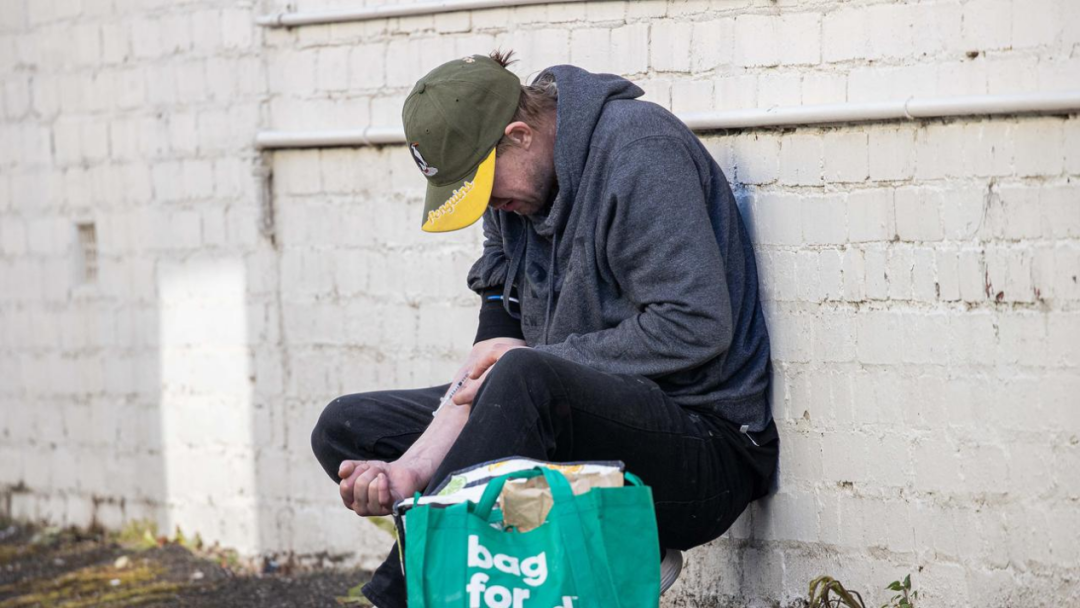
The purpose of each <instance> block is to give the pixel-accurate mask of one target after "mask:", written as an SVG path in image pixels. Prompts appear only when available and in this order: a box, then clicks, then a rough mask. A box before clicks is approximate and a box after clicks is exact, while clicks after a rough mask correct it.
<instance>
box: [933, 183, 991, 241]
mask: <svg viewBox="0 0 1080 608" xmlns="http://www.w3.org/2000/svg"><path fill="white" fill-rule="evenodd" d="M934 196H935V197H936V198H938V199H939V201H940V204H939V207H938V210H939V212H940V214H941V229H942V233H943V237H944V238H945V239H950V240H968V239H972V238H974V237H976V236H977V235H978V234H979V232H980V229H981V228H983V227H984V224H985V222H986V208H987V192H986V190H983V189H977V188H974V187H972V188H964V187H955V188H948V189H945V190H940V191H935V193H934Z"/></svg>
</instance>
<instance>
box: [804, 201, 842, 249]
mask: <svg viewBox="0 0 1080 608" xmlns="http://www.w3.org/2000/svg"><path fill="white" fill-rule="evenodd" d="M846 199H847V197H846V196H843V195H836V194H828V195H826V196H824V197H804V199H803V203H802V205H801V211H802V227H803V239H804V241H805V242H806V243H808V244H811V245H839V244H843V243H845V242H846V241H847V231H848V227H847V213H846V212H847V209H848V204H847V200H846Z"/></svg>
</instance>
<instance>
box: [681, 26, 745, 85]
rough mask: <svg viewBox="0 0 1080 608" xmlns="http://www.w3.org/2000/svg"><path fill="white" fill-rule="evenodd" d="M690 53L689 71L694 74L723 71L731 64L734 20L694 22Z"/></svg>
mask: <svg viewBox="0 0 1080 608" xmlns="http://www.w3.org/2000/svg"><path fill="white" fill-rule="evenodd" d="M692 39H693V44H692V45H691V46H690V51H691V53H693V56H692V57H691V69H692V71H694V72H711V71H713V70H718V69H723V68H724V67H726V66H728V65H730V64H731V63H732V62H733V57H734V55H733V54H734V48H735V47H734V42H735V20H734V19H714V20H710V21H700V22H695V23H694V25H693V32H692Z"/></svg>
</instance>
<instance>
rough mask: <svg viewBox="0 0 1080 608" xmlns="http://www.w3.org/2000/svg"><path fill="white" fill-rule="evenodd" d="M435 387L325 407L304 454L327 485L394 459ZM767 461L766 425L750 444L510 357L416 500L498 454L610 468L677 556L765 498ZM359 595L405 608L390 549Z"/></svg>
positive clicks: (619, 382) (620, 389) (589, 381)
mask: <svg viewBox="0 0 1080 608" xmlns="http://www.w3.org/2000/svg"><path fill="white" fill-rule="evenodd" d="M447 388H448V385H443V386H435V387H431V388H424V389H415V390H392V391H378V392H371V393H361V394H356V395H347V396H344V397H340V398H338V399H335V400H334V401H333V402H331V403H330V404H329V405H327V406H326V409H325V410H324V411H323V414H322V416H321V417H320V418H319V422H318V424H317V425H316V426H315V430H314V431H313V432H312V435H311V445H312V449H313V450H314V451H315V456H316V457H317V458H318V459H319V462H320V463H321V464H322V466H323V468H324V469H326V472H327V474H328V475H330V478H331V479H333V480H334V482H335V483H337V482H339V481H340V480H339V479H338V476H337V471H338V466H339V465H340V464H341V461H343V460H384V461H392V460H395V459H397V458H398V457H400V456H401V455H402V454H403V453H404V452H405V451H406V450H407V449H408V448H409V446H411V445H412V444H413V442H414V441H416V439H417V438H418V437H420V435H421V434H422V433H423V432H424V430H425V429H426V428H427V426H428V425H429V424H430V423H431V420H432V416H431V413H432V412H433V411H434V410H435V408H436V406H437V405H438V403H439V399H440V397H442V395H443V394H444V393H445V392H446V389H447ZM778 452H779V441H778V440H777V436H776V427H775V426H774V425H773V424H771V423H770V425H769V427H768V428H767V429H765V431H763V432H761V433H754V435H753V437H752V438H751V437H749V436H747V435H745V434H743V433H740V432H739V429H738V427H737V426H736V425H735V424H732V423H730V422H727V421H725V420H723V419H721V418H719V417H717V416H714V415H709V414H705V413H701V412H693V411H689V410H686V409H684V408H682V407H680V406H679V405H677V404H675V403H674V402H672V400H671V399H670V398H669V397H668V396H667V395H665V394H664V393H663V392H662V391H661V390H660V388H659V387H658V386H657V385H656V384H655V383H654V382H652V381H651V380H649V379H647V378H642V377H639V376H627V375H615V374H608V373H603V372H599V371H596V370H594V369H591V368H589V367H585V366H582V365H578V364H576V363H571V362H569V361H566V360H563V359H560V358H558V357H555V356H553V355H548V354H545V353H541V352H538V351H535V350H532V349H515V350H511V351H509V352H507V353H506V354H505V355H503V357H502V359H500V360H499V362H498V363H496V364H495V366H494V367H493V368H492V369H491V372H490V373H489V374H488V377H487V379H486V380H485V382H484V384H483V386H481V387H480V390H479V391H478V392H477V394H476V398H475V399H474V401H473V405H472V412H471V413H470V415H469V421H468V422H467V423H466V424H465V427H464V429H463V430H462V432H461V436H460V437H459V439H458V441H457V442H456V443H454V446H453V447H452V448H451V449H450V452H449V453H448V454H447V455H446V459H445V460H444V461H443V463H442V465H441V466H440V467H439V469H438V470H437V471H436V473H435V475H434V476H433V477H432V479H431V484H430V486H429V487H428V491H431V490H433V489H434V488H435V486H437V485H438V484H439V482H440V481H441V480H442V479H443V478H445V477H446V476H447V475H449V474H450V473H452V472H454V471H457V470H459V469H464V468H467V467H469V466H472V465H475V464H479V463H482V462H486V461H489V460H495V459H499V458H504V457H508V456H524V457H528V458H535V459H538V460H549V461H557V462H558V461H574V460H621V461H623V462H624V463H626V468H627V470H628V471H630V472H632V473H635V474H636V475H638V476H639V477H641V479H642V480H643V481H644V482H645V483H646V484H647V485H649V486H650V487H651V488H652V492H653V499H654V500H655V503H656V519H657V525H658V528H659V533H660V544H661V545H662V546H664V547H672V548H676V549H689V548H691V547H694V546H697V545H700V544H703V543H706V542H709V541H710V540H713V539H714V538H717V537H718V536H720V535H721V534H723V533H724V531H725V530H727V529H728V527H730V526H731V524H732V523H734V522H735V519H736V518H737V517H738V516H739V514H740V513H742V511H743V509H745V508H746V505H748V504H749V503H750V502H751V501H752V500H754V499H756V498H758V497H760V496H763V495H764V494H765V493H766V492H767V491H768V488H769V483H770V481H771V477H772V474H773V471H774V470H775V468H776V459H777V455H778ZM363 591H364V594H365V595H367V597H368V598H369V599H370V600H371V601H372V602H374V603H375V605H376V606H378V608H406V599H405V579H404V577H403V575H402V572H401V564H400V562H399V559H398V552H397V548H396V547H394V549H393V550H392V551H391V552H390V555H389V557H388V558H387V559H386V561H385V562H384V563H383V564H382V566H380V567H379V568H378V570H376V571H375V574H374V575H373V576H372V579H371V581H370V582H369V583H368V584H367V585H366V586H365V587H364V589H363Z"/></svg>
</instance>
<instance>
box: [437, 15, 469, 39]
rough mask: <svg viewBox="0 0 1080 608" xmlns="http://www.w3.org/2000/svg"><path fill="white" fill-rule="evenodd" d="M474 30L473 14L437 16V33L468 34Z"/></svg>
mask: <svg viewBox="0 0 1080 608" xmlns="http://www.w3.org/2000/svg"><path fill="white" fill-rule="evenodd" d="M470 29H472V13H471V12H469V11H460V12H455V13H442V14H438V15H435V31H437V32H439V33H441V34H450V33H458V32H467V31H469V30H470Z"/></svg>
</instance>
